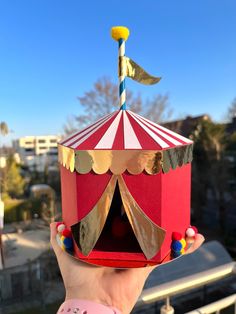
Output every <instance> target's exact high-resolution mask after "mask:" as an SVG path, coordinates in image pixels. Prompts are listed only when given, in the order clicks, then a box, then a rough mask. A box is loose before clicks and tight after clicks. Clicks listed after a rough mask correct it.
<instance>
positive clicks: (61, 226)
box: [57, 224, 66, 232]
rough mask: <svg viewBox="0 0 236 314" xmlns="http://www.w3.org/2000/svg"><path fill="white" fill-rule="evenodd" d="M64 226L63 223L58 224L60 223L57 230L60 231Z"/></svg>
mask: <svg viewBox="0 0 236 314" xmlns="http://www.w3.org/2000/svg"><path fill="white" fill-rule="evenodd" d="M65 228H66V226H65V225H64V224H60V225H59V226H58V227H57V231H58V232H62V231H63V230H64V229H65Z"/></svg>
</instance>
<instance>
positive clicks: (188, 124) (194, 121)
mask: <svg viewBox="0 0 236 314" xmlns="http://www.w3.org/2000/svg"><path fill="white" fill-rule="evenodd" d="M202 121H211V118H210V117H209V116H208V115H207V114H204V115H200V116H196V117H191V116H187V117H186V118H184V119H181V120H175V121H170V122H167V123H164V124H163V126H164V127H166V128H168V129H170V130H172V131H174V132H177V133H179V134H181V135H183V136H187V137H189V136H190V135H191V134H192V133H193V132H194V131H196V130H198V127H199V125H200V124H201V123H202Z"/></svg>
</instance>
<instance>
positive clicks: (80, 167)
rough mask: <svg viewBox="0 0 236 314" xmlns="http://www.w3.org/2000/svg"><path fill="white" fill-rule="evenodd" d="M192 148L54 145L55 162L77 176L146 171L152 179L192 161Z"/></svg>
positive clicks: (134, 173) (188, 146) (189, 146)
mask: <svg viewBox="0 0 236 314" xmlns="http://www.w3.org/2000/svg"><path fill="white" fill-rule="evenodd" d="M192 151H193V145H185V146H180V147H176V148H171V149H168V150H163V151H155V150H135V149H134V150H78V151H74V150H72V149H71V148H68V147H65V146H62V145H58V159H59V162H60V163H61V164H62V165H63V166H64V167H66V168H67V169H70V171H71V172H73V171H74V169H75V170H76V171H77V172H78V173H81V174H85V173H88V172H90V171H91V170H93V171H94V172H95V173H97V174H103V173H106V172H107V171H109V170H110V171H111V172H112V173H113V174H116V175H118V174H122V173H123V172H125V171H126V170H127V171H128V172H129V173H130V174H133V175H136V174H140V173H141V172H143V171H146V172H147V173H148V174H151V175H154V174H157V173H159V172H160V171H163V172H165V173H166V172H168V171H169V170H170V169H175V168H176V167H181V166H182V165H185V164H187V163H189V162H191V161H192Z"/></svg>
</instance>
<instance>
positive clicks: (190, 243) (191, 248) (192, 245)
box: [186, 233, 205, 254]
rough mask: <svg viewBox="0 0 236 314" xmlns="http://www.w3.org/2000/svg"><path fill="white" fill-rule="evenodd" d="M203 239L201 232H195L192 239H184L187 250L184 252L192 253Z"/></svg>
mask: <svg viewBox="0 0 236 314" xmlns="http://www.w3.org/2000/svg"><path fill="white" fill-rule="evenodd" d="M204 241H205V238H204V236H203V235H202V234H200V233H197V234H196V236H195V239H194V240H188V239H187V240H186V242H187V247H188V248H187V250H186V254H190V253H193V252H194V251H196V250H197V249H198V248H199V247H200V246H201V245H202V243H203V242H204Z"/></svg>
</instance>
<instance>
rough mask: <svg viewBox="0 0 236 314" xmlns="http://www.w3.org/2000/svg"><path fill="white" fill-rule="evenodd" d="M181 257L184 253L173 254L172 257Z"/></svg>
mask: <svg viewBox="0 0 236 314" xmlns="http://www.w3.org/2000/svg"><path fill="white" fill-rule="evenodd" d="M181 255H182V253H181V252H180V251H179V252H172V257H173V258H176V257H179V256H181Z"/></svg>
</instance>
